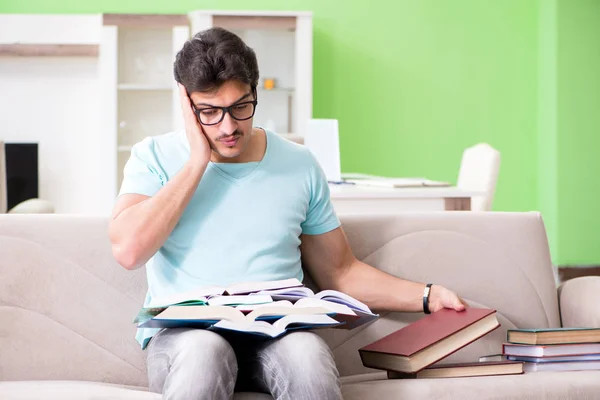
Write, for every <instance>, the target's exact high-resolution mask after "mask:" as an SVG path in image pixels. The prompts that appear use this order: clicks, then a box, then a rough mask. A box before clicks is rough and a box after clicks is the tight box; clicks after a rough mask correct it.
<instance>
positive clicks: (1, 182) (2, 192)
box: [0, 141, 54, 214]
mask: <svg viewBox="0 0 600 400" xmlns="http://www.w3.org/2000/svg"><path fill="white" fill-rule="evenodd" d="M7 207H8V204H7V190H6V155H5V149H4V142H3V141H0V214H6V212H7V211H8V213H10V214H52V213H54V206H53V205H52V203H50V202H49V201H47V200H42V199H29V200H25V201H23V202H21V203H19V204H17V205H16V206H14V207H13V208H11V209H10V210H7Z"/></svg>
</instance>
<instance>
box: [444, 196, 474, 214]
mask: <svg viewBox="0 0 600 400" xmlns="http://www.w3.org/2000/svg"><path fill="white" fill-rule="evenodd" d="M444 205H445V209H446V211H471V198H470V197H447V198H445V199H444Z"/></svg>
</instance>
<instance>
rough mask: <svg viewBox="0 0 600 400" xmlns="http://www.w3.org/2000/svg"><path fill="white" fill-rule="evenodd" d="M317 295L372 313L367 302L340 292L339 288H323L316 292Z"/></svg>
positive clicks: (320, 297)
mask: <svg viewBox="0 0 600 400" xmlns="http://www.w3.org/2000/svg"><path fill="white" fill-rule="evenodd" d="M315 297H317V298H319V299H323V300H327V301H331V302H334V303H340V304H345V305H347V306H348V307H350V308H352V309H355V310H361V311H364V312H368V313H371V310H370V309H369V307H368V306H367V305H366V304H364V303H361V302H360V301H358V300H356V299H355V298H353V297H351V296H348V295H347V294H346V293H342V292H338V291H337V290H323V291H321V292H319V293H317V294H315Z"/></svg>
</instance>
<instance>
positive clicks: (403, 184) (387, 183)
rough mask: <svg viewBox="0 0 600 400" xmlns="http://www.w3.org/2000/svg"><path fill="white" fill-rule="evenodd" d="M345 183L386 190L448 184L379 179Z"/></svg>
mask: <svg viewBox="0 0 600 400" xmlns="http://www.w3.org/2000/svg"><path fill="white" fill-rule="evenodd" d="M346 182H348V183H353V184H355V185H361V186H377V187H387V188H415V187H445V186H450V183H449V182H441V181H433V180H430V179H425V178H380V179H347V180H346Z"/></svg>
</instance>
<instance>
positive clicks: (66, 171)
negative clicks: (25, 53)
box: [0, 57, 114, 214]
mask: <svg viewBox="0 0 600 400" xmlns="http://www.w3.org/2000/svg"><path fill="white" fill-rule="evenodd" d="M97 70H98V60H97V58H95V57H90V58H67V57H57V58H54V57H38V58H34V57H22V58H19V57H0V138H1V139H2V140H4V141H6V142H37V143H39V174H40V175H39V178H40V180H39V182H40V185H39V190H40V197H41V198H43V199H47V200H49V201H51V202H52V203H53V204H54V206H55V208H56V212H58V213H85V214H103V213H107V212H109V211H110V210H107V199H106V189H107V187H108V186H107V185H109V183H108V182H114V180H113V179H112V177H111V179H107V178H108V177H107V176H106V174H105V173H104V167H103V160H102V154H101V152H99V151H97V149H99V148H101V145H102V132H101V131H100V113H99V112H98V108H99V106H100V101H99V96H98V93H99V88H98V85H99V83H98V71H97Z"/></svg>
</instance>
